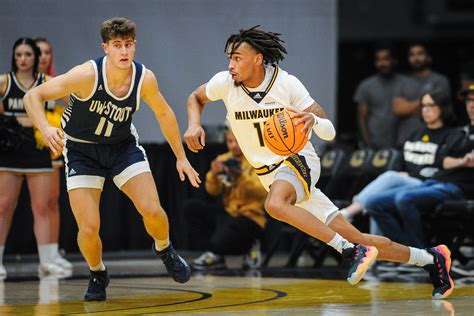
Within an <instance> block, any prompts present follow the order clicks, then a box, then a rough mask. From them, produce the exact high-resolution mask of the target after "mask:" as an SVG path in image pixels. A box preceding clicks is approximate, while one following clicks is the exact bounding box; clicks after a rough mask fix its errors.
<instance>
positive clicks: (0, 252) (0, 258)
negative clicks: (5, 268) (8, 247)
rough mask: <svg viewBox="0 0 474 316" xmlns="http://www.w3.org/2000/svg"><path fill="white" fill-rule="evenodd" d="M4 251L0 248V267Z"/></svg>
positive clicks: (3, 247)
mask: <svg viewBox="0 0 474 316" xmlns="http://www.w3.org/2000/svg"><path fill="white" fill-rule="evenodd" d="M4 251H5V246H0V266H1V265H3V252H4Z"/></svg>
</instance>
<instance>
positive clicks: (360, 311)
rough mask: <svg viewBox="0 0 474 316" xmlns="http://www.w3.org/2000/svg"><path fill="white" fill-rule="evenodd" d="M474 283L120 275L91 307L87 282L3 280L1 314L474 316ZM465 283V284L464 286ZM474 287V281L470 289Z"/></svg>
mask: <svg viewBox="0 0 474 316" xmlns="http://www.w3.org/2000/svg"><path fill="white" fill-rule="evenodd" d="M473 281H474V280H468V282H458V283H459V284H458V286H457V288H456V289H455V291H454V293H453V295H452V296H451V297H450V298H449V299H448V300H444V301H432V300H431V298H430V297H431V295H430V293H431V285H429V284H425V283H396V282H361V283H360V284H359V285H358V286H351V285H349V284H348V283H347V282H345V281H332V280H309V279H290V278H262V277H219V276H209V275H208V276H194V277H193V278H192V280H191V281H190V282H188V283H187V284H184V285H181V284H177V283H174V282H173V281H171V280H170V279H169V278H164V277H163V278H161V277H156V278H155V277H154V278H113V279H112V281H111V283H110V285H109V287H108V291H107V294H108V299H107V301H106V302H83V301H82V297H83V291H84V288H85V286H86V284H87V280H84V279H80V280H57V279H52V278H43V279H41V280H40V281H22V282H1V283H0V315H9V314H11V315H57V314H61V315H82V314H93V315H144V314H145V315H151V314H163V313H173V314H179V315H185V314H191V313H196V314H198V315H199V314H201V315H267V314H269V315H290V314H291V315H413V314H416V315H473V314H474V285H473ZM462 283H465V284H462ZM469 283H470V284H469Z"/></svg>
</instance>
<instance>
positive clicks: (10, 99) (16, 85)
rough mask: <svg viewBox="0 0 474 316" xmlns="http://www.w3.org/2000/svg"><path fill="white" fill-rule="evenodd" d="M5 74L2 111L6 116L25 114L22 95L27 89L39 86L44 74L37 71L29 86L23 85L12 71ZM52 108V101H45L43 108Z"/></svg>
mask: <svg viewBox="0 0 474 316" xmlns="http://www.w3.org/2000/svg"><path fill="white" fill-rule="evenodd" d="M6 76H7V89H6V90H5V95H4V96H3V106H4V113H3V114H5V115H8V116H27V114H26V111H25V107H24V106H23V97H24V96H25V94H26V93H27V92H28V90H30V89H33V88H34V87H36V86H39V85H40V84H42V83H43V82H45V80H46V79H45V75H44V74H42V73H38V75H36V80H35V82H33V84H32V85H31V87H28V88H27V87H24V86H23V85H22V84H21V82H20V81H19V80H18V78H17V77H16V76H15V73H14V72H9V73H7V74H6ZM53 108H54V102H50V101H48V102H46V103H45V109H46V110H52V109H53Z"/></svg>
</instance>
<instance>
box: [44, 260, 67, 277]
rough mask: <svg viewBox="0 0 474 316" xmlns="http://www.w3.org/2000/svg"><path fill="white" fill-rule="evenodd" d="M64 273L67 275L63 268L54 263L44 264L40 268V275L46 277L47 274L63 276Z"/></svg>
mask: <svg viewBox="0 0 474 316" xmlns="http://www.w3.org/2000/svg"><path fill="white" fill-rule="evenodd" d="M64 273H65V270H64V269H63V268H62V267H60V266H59V265H57V264H54V263H52V262H47V263H43V264H40V265H39V266H38V274H40V275H46V274H54V275H61V274H64Z"/></svg>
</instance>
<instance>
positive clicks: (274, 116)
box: [272, 113, 293, 153]
mask: <svg viewBox="0 0 474 316" xmlns="http://www.w3.org/2000/svg"><path fill="white" fill-rule="evenodd" d="M283 115H285V113H283ZM276 117H277V114H275V115H273V117H272V120H273V125H274V126H275V127H277V126H279V124H278V125H277V124H276V123H275V118H276ZM292 124H293V123H292ZM276 134H277V135H278V137H279V138H280V140H281V143H282V144H283V145H284V146H285V147H286V149H288V151H289V152H290V153H291V152H292V151H291V149H290V148H288V146H287V145H286V144H285V142H284V141H283V138H282V137H281V135H280V130H278V133H276Z"/></svg>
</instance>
